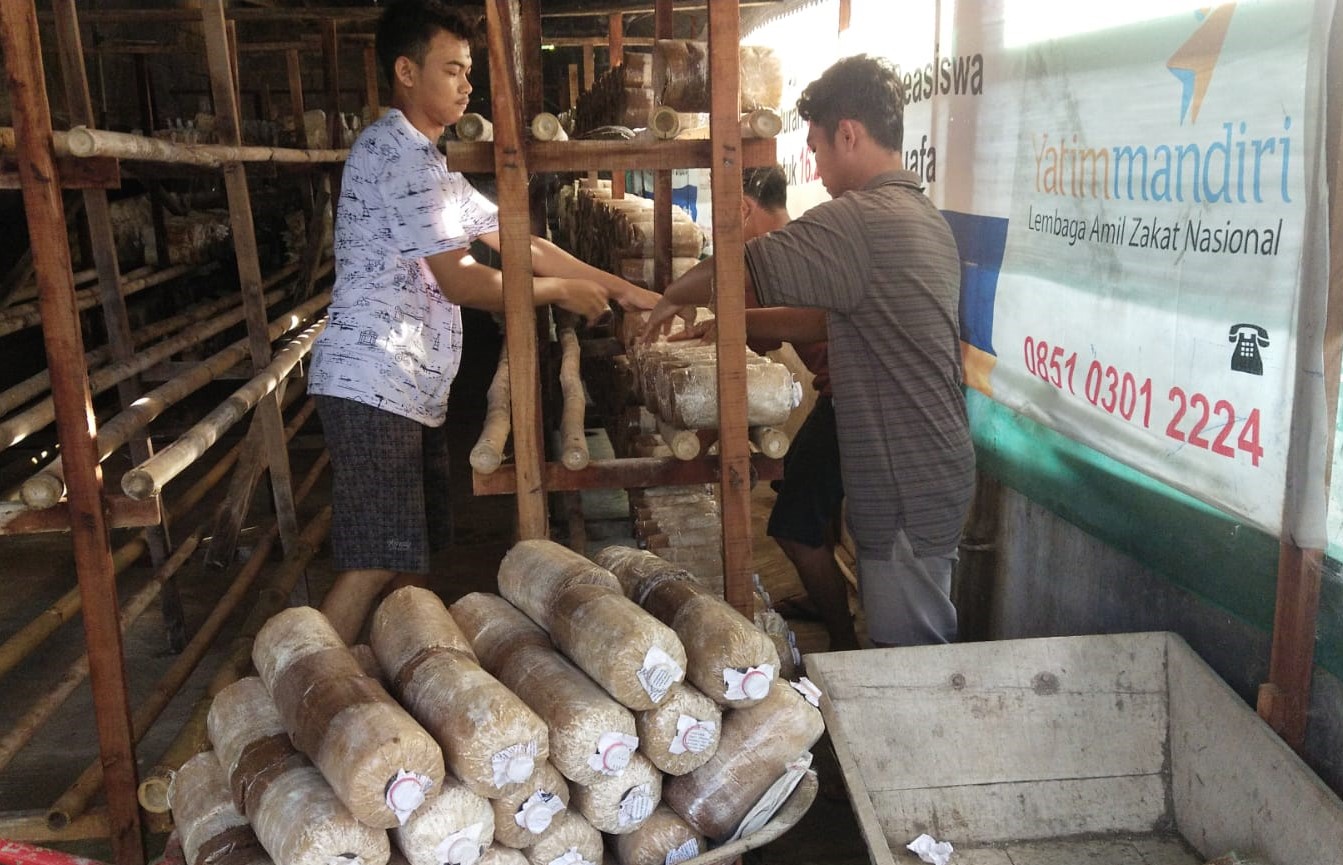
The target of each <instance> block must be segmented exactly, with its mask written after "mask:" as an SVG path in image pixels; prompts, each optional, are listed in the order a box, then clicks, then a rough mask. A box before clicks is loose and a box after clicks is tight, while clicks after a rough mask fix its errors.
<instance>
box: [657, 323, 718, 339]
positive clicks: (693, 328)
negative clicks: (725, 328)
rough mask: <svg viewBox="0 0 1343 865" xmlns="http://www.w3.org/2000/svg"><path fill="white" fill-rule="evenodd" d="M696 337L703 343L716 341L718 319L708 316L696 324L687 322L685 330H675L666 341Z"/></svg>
mask: <svg viewBox="0 0 1343 865" xmlns="http://www.w3.org/2000/svg"><path fill="white" fill-rule="evenodd" d="M692 339H698V340H700V341H701V342H705V343H714V342H717V341H718V319H717V318H710V319H706V320H705V321H701V322H699V323H698V324H688V325H686V328H685V330H680V331H677V332H676V333H673V334H672V335H670V336H668V337H667V342H680V341H682V340H692Z"/></svg>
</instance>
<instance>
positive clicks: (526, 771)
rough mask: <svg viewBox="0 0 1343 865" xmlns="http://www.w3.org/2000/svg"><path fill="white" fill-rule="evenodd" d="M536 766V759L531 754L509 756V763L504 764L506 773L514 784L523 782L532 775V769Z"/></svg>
mask: <svg viewBox="0 0 1343 865" xmlns="http://www.w3.org/2000/svg"><path fill="white" fill-rule="evenodd" d="M535 768H536V761H535V760H533V759H532V755H531V754H514V755H513V756H512V757H509V758H508V763H506V764H505V766H504V775H505V776H507V777H508V780H510V781H512V782H513V783H514V784H521V783H522V782H523V781H526V780H527V779H528V778H530V777H532V770H533V769H535Z"/></svg>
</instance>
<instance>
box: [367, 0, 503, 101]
mask: <svg viewBox="0 0 1343 865" xmlns="http://www.w3.org/2000/svg"><path fill="white" fill-rule="evenodd" d="M439 30H446V31H448V32H449V33H451V34H452V35H453V36H456V37H458V38H459V39H465V40H466V41H467V42H470V41H472V40H473V39H475V38H476V35H477V33H478V22H477V21H476V20H475V19H473V18H471V17H468V16H467V15H465V14H464V13H463V12H462V11H461V10H459V9H454V8H452V7H450V6H448V5H447V4H446V3H443V2H442V0H392V2H391V3H389V4H387V8H386V9H385V10H384V11H383V13H382V17H381V18H380V19H378V35H377V38H376V39H375V40H374V43H373V46H374V50H375V51H376V52H377V55H378V64H379V65H380V66H382V73H383V75H386V76H387V86H388V87H394V86H396V58H398V57H409V58H410V59H411V60H414V61H415V62H416V63H417V64H421V65H423V63H424V57H425V54H427V53H428V52H429V42H430V41H431V40H432V39H433V38H434V36H435V34H437V33H438V31H439Z"/></svg>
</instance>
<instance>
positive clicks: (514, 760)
mask: <svg viewBox="0 0 1343 865" xmlns="http://www.w3.org/2000/svg"><path fill="white" fill-rule="evenodd" d="M536 750H537V749H536V740H535V739H533V740H532V741H530V742H519V743H517V744H516V745H509V746H508V747H507V748H505V749H504V750H502V751H500V752H499V753H497V754H495V755H493V756H491V757H490V769H492V770H493V772H494V786H496V787H504V786H506V785H508V784H521V783H522V782H523V781H526V780H527V779H528V778H530V777H531V776H532V769H534V768H536Z"/></svg>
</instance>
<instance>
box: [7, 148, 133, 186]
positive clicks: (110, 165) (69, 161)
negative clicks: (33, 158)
mask: <svg viewBox="0 0 1343 865" xmlns="http://www.w3.org/2000/svg"><path fill="white" fill-rule="evenodd" d="M0 149H2V147H0ZM55 162H56V167H57V168H58V169H60V175H61V188H63V189H120V188H121V165H120V163H118V162H117V160H115V159H109V158H107V157H99V158H97V159H76V158H73V157H70V156H59V157H57V158H56V160H55ZM22 188H23V178H22V176H21V175H20V174H19V167H18V160H17V159H14V158H12V157H9V156H7V155H6V156H0V189H22Z"/></svg>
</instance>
